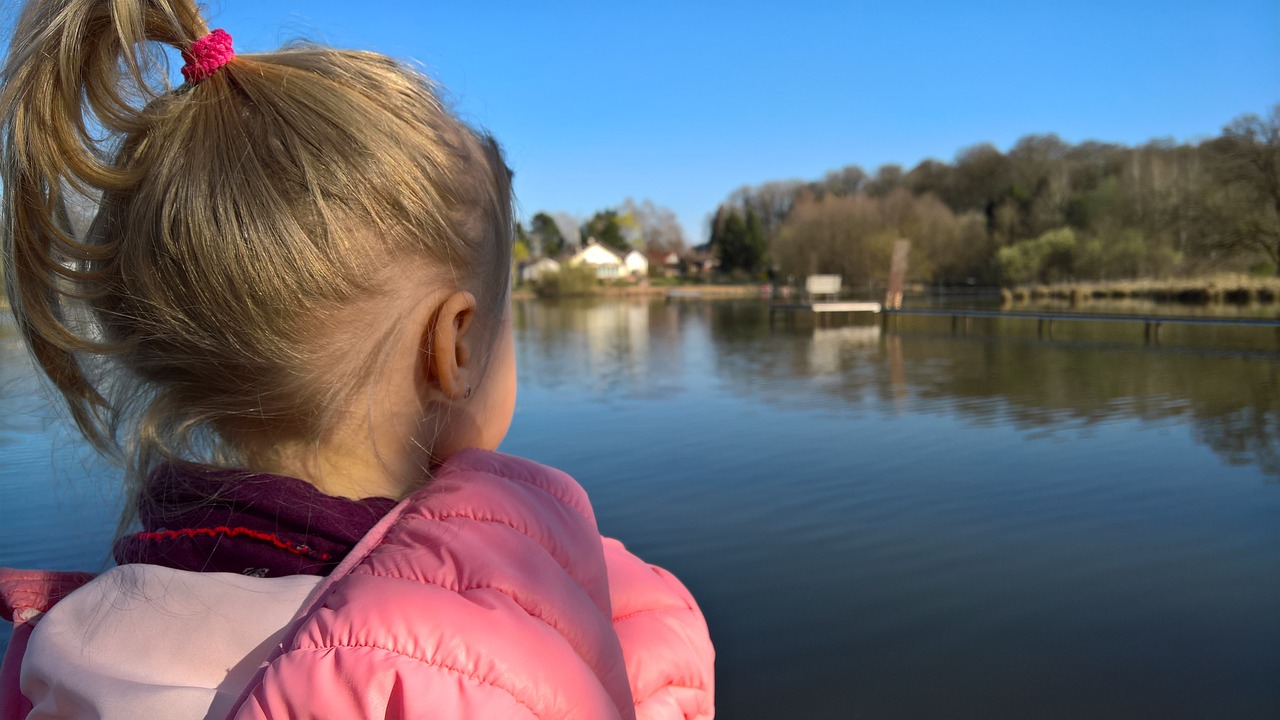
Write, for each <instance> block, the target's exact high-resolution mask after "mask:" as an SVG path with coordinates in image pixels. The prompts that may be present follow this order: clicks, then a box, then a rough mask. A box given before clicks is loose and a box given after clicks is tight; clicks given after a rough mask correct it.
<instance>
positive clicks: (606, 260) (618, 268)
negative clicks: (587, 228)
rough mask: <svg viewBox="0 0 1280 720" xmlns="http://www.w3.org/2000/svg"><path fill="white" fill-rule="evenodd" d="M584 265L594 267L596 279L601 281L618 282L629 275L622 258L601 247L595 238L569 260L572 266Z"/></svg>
mask: <svg viewBox="0 0 1280 720" xmlns="http://www.w3.org/2000/svg"><path fill="white" fill-rule="evenodd" d="M583 264H586V265H590V266H592V267H594V268H595V270H596V278H597V279H600V280H616V279H618V278H622V277H627V276H628V275H629V272H628V271H627V269H626V267H627V266H626V263H625V262H624V261H623V259H622V257H621V256H619V255H618V253H616V252H614V251H613V250H611V249H609V248H607V247H605V246H604V245H601V244H600V243H599V242H598V241H597V240H596V239H595V238H590V239H588V240H587V244H586V247H584V248H582V249H581V250H579V251H578V252H576V253H574V254H573V256H572V257H570V258H569V265H571V266H577V265H583Z"/></svg>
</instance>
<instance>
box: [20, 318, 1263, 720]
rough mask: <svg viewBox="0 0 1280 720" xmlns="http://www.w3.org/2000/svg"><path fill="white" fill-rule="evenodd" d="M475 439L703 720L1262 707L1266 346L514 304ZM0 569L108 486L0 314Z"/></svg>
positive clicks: (73, 548)
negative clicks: (498, 409)
mask: <svg viewBox="0 0 1280 720" xmlns="http://www.w3.org/2000/svg"><path fill="white" fill-rule="evenodd" d="M514 321H515V327H516V335H517V337H516V341H517V354H518V362H519V378H520V397H519V400H518V404H517V411H516V417H515V421H514V423H513V425H512V429H511V433H510V435H509V436H508V439H507V442H506V444H505V445H504V446H503V449H504V450H505V451H508V452H512V453H516V454H520V455H525V456H528V457H531V458H534V459H536V460H539V461H542V462H545V463H548V464H551V465H554V466H557V467H560V468H562V469H564V470H566V471H568V472H569V473H571V474H572V475H574V476H575V477H577V478H578V479H579V480H580V481H581V482H582V483H583V484H584V485H585V486H586V487H587V489H588V491H589V492H590V493H591V496H592V498H593V500H594V503H595V507H596V511H597V514H598V517H599V522H600V525H601V529H602V530H603V531H604V532H605V533H606V534H609V535H613V536H616V537H619V538H621V539H623V540H624V541H625V542H626V543H627V544H628V546H629V547H630V548H631V549H633V550H635V551H636V552H637V553H639V554H640V555H641V556H643V557H645V558H646V559H648V560H650V561H651V562H656V563H659V564H661V565H664V566H666V567H668V568H670V569H671V570H673V571H674V572H675V573H676V574H677V575H679V576H680V577H681V578H682V579H683V580H684V581H685V582H686V584H688V585H689V587H690V588H691V589H692V590H693V592H694V594H695V596H697V597H698V599H699V601H700V602H701V604H702V607H703V609H704V611H705V612H706V615H707V618H708V621H709V623H710V626H711V633H712V636H713V639H714V640H715V643H716V646H717V650H718V653H719V655H718V660H717V679H718V683H719V687H718V708H719V717H722V718H727V719H729V720H736V719H739V718H746V719H754V718H968V717H983V718H1081V717H1089V718H1237V719H1243V718H1269V719H1274V718H1277V717H1280V335H1277V333H1276V332H1275V331H1274V330H1272V329H1247V328H1214V327H1200V326H1188V327H1178V326H1166V327H1165V329H1164V330H1163V331H1162V333H1161V336H1160V344H1159V345H1155V344H1150V345H1149V344H1145V343H1144V342H1143V339H1142V326H1141V325H1126V324H1118V323H1116V324H1108V323H1098V324H1096V325H1095V324H1083V323H1082V324H1067V323H1062V324H1058V325H1055V327H1054V331H1053V337H1052V338H1041V337H1038V336H1037V328H1036V326H1035V323H1031V322H1025V321H1012V320H990V321H987V320H974V321H973V322H972V323H970V324H967V325H966V324H964V323H960V324H959V325H958V326H957V327H956V328H954V329H953V327H952V325H951V323H950V321H949V320H947V319H945V318H939V319H933V318H898V319H897V320H896V321H895V323H894V324H893V325H892V326H890V327H889V328H888V329H882V328H881V326H880V325H879V324H877V323H876V322H875V321H874V320H866V321H858V320H853V321H833V322H831V323H830V324H829V325H827V326H819V327H814V326H813V324H812V323H811V322H808V321H806V320H804V319H798V320H796V321H795V322H794V323H789V322H785V321H783V322H779V323H776V324H772V325H771V324H770V322H769V318H768V309H767V306H765V305H763V304H761V303H758V302H748V301H741V302H719V303H699V302H689V303H679V302H677V303H672V304H665V303H663V302H662V301H612V302H605V301H601V302H597V303H590V302H583V303H561V304H551V303H541V302H532V301H529V302H517V303H516V306H515V311H514ZM0 453H3V467H4V470H3V473H4V482H3V483H2V484H0V564H7V565H19V566H29V567H51V566H57V567H64V568H73V567H74V568H86V569H100V568H101V567H102V566H103V563H104V557H105V554H106V547H107V544H108V539H109V537H110V535H111V533H112V530H113V527H112V523H113V522H114V513H115V508H116V507H117V506H118V504H119V502H118V499H117V498H116V497H115V494H114V492H113V484H112V481H111V480H110V478H111V474H110V472H109V471H108V470H106V469H104V468H102V467H101V466H100V464H98V463H96V462H95V461H93V460H92V458H91V457H88V456H87V454H86V452H85V451H84V450H83V449H82V447H81V445H80V444H79V443H78V442H77V441H76V440H75V439H74V438H73V437H71V436H69V435H68V434H67V431H66V429H65V425H64V424H63V423H61V422H60V421H58V420H56V419H54V418H53V417H52V412H51V411H50V410H49V408H48V404H47V402H46V401H45V400H43V399H42V397H41V396H40V395H39V394H38V393H37V392H36V390H35V383H34V380H33V376H32V374H31V370H30V368H29V365H28V364H27V362H26V360H25V358H24V356H23V355H22V353H21V350H20V348H19V345H18V343H17V340H16V338H15V337H14V334H13V329H12V325H11V324H10V325H7V326H6V325H0Z"/></svg>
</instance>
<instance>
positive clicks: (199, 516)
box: [114, 463, 396, 577]
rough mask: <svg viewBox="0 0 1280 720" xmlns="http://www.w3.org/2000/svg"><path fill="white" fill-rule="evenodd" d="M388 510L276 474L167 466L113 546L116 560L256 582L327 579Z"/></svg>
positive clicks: (382, 502) (387, 503)
mask: <svg viewBox="0 0 1280 720" xmlns="http://www.w3.org/2000/svg"><path fill="white" fill-rule="evenodd" d="M395 505H396V501H395V500H392V499H390V498H365V499H363V500H348V499H346V498H339V497H333V496H330V495H325V494H324V493H322V492H320V491H319V490H317V489H315V487H314V486H312V485H311V484H310V483H307V482H304V481H302V480H298V479H296V478H291V477H285V476H283V475H269V474H266V473H254V472H250V471H247V470H215V469H212V468H208V467H203V466H200V465H193V464H187V463H170V464H167V465H164V466H163V467H161V468H160V469H159V470H157V471H156V473H155V474H154V475H152V477H151V482H149V483H148V484H147V488H146V490H145V497H144V502H143V503H142V509H141V512H140V516H141V520H142V532H139V533H134V534H133V535H128V536H126V537H123V538H121V539H120V540H119V541H117V542H116V544H115V548H114V550H115V559H116V562H117V563H120V564H121V565H123V564H127V563H148V564H152V565H163V566H165V567H171V568H177V569H179V570H192V571H196V572H231V573H240V574H244V575H253V576H256V577H280V576H282V575H327V574H328V573H329V572H331V571H332V570H333V569H334V568H335V567H336V566H337V565H338V563H339V562H341V561H342V559H343V558H344V557H346V555H347V553H349V552H351V548H353V547H354V546H355V544H356V543H357V542H359V541H360V538H362V537H364V535H365V533H367V532H368V531H369V530H370V529H371V528H373V526H374V525H375V524H376V523H377V522H378V520H380V519H381V518H382V516H383V515H386V514H387V512H388V511H390V510H391V508H393V507H395Z"/></svg>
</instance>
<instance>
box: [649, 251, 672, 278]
mask: <svg viewBox="0 0 1280 720" xmlns="http://www.w3.org/2000/svg"><path fill="white" fill-rule="evenodd" d="M645 259H647V260H648V261H649V274H651V275H652V274H654V273H655V272H657V273H662V274H665V275H679V274H680V253H677V252H676V251H674V250H655V251H653V252H648V253H645Z"/></svg>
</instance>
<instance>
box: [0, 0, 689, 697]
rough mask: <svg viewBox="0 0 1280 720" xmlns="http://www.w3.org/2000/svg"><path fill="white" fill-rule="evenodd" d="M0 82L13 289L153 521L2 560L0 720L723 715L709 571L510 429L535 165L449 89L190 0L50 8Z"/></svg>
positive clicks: (143, 517)
mask: <svg viewBox="0 0 1280 720" xmlns="http://www.w3.org/2000/svg"><path fill="white" fill-rule="evenodd" d="M159 45H168V46H171V47H175V48H177V49H178V50H179V51H181V53H182V55H183V59H184V61H185V65H184V66H183V68H182V71H183V75H184V78H185V80H186V82H185V83H184V84H183V85H182V86H181V87H179V88H178V89H176V90H173V91H165V90H164V88H163V86H160V87H158V88H157V87H156V86H155V85H153V84H154V83H156V80H155V77H156V70H157V68H159V67H162V64H160V63H157V62H155V61H156V59H157V58H158V57H159V56H158V54H157V51H156V48H157V47H158V46H159ZM3 79H4V86H3V92H2V94H0V112H2V113H3V147H2V151H3V176H2V180H0V182H2V183H3V191H4V203H3V216H4V223H5V225H4V231H3V234H4V243H5V245H4V250H5V269H6V272H7V277H6V287H7V290H8V293H9V295H10V300H11V304H12V307H13V311H14V315H15V317H16V318H17V321H18V324H19V326H20V327H21V329H22V331H23V333H24V335H25V338H26V340H27V341H28V342H29V344H30V347H31V350H32V353H33V355H34V357H35V358H36V360H37V362H38V364H39V366H40V367H41V368H42V369H43V370H44V372H45V373H46V374H47V375H48V377H49V379H50V380H51V381H52V383H53V384H54V386H55V387H56V388H57V389H58V390H59V391H60V393H61V394H62V396H63V397H64V398H65V400H66V402H67V405H68V407H69V408H70V411H71V415H72V417H73V418H74V419H75V421H76V422H77V424H78V426H79V427H80V429H81V430H82V432H83V433H84V435H85V437H86V438H87V439H88V440H89V441H90V442H91V443H93V444H94V445H95V446H96V447H98V448H99V449H101V450H102V451H104V452H108V453H111V454H112V455H114V456H115V457H117V458H119V459H120V460H121V461H122V462H123V463H124V464H125V466H126V467H127V476H128V478H129V479H130V481H131V483H132V485H131V487H132V488H133V490H132V492H133V497H134V498H135V499H136V505H135V507H134V511H135V512H134V513H132V514H131V517H136V519H137V520H139V521H140V522H141V526H142V530H141V531H140V532H135V533H133V534H130V535H126V536H125V537H123V538H122V539H121V540H120V541H119V542H117V544H116V546H115V556H116V560H117V563H118V565H117V566H116V567H114V568H112V569H111V570H108V571H107V572H105V573H103V574H101V575H99V576H97V577H96V578H90V576H87V575H82V574H70V573H52V572H36V571H21V570H7V571H3V572H0V599H2V600H3V602H2V603H0V609H3V614H4V615H5V616H6V617H8V618H9V619H11V620H13V621H14V622H15V630H14V637H13V640H12V642H11V644H10V648H9V652H8V654H7V656H6V659H5V665H4V668H3V671H0V697H2V698H3V702H0V718H5V719H7V718H16V717H40V718H52V717H58V718H65V717H77V718H78V717H101V718H118V717H129V718H134V717H148V718H227V717H235V718H286V717H287V718H321V717H324V718H371V717H378V718H382V717H392V718H402V717H428V716H429V717H440V718H454V717H475V718H486V719H489V718H508V717H510V718H571V717H572V718H592V719H594V718H631V717H641V718H682V717H696V718H709V717H711V716H712V714H713V708H712V684H713V677H712V658H713V651H712V648H711V644H710V640H709V638H708V636H707V630H706V625H705V623H704V621H703V619H702V616H701V613H700V612H699V610H698V608H697V606H696V604H695V603H694V601H693V599H692V598H691V597H690V595H689V593H688V591H686V590H685V588H684V587H683V586H682V585H680V583H679V582H678V581H676V580H675V578H673V577H672V576H671V575H670V574H668V573H666V572H665V571H662V570H660V569H658V568H653V567H650V566H648V565H645V564H644V563H642V562H641V561H640V560H638V559H637V558H635V557H634V556H633V555H631V554H629V553H628V552H627V551H626V550H624V549H623V547H622V546H621V545H620V544H619V543H617V542H616V541H612V540H607V539H602V538H601V537H600V535H599V533H598V532H597V530H596V527H595V521H594V518H593V515H592V510H591V506H590V505H589V503H588V501H587V498H586V496H585V494H584V493H583V490H582V489H581V488H580V487H579V486H578V485H577V484H576V483H575V482H574V481H573V480H572V479H570V478H569V477H568V476H566V475H564V474H562V473H560V472H558V471H556V470H552V469H550V468H546V467H543V466H541V465H538V464H536V463H533V462H530V461H527V460H521V459H518V458H514V457H509V456H504V455H500V454H497V453H495V452H493V451H494V449H495V448H496V447H497V446H498V444H499V442H501V440H502V438H503V436H504V435H505V433H506V431H507V426H508V424H509V423H510V420H511V415H512V411H513V407H514V398H515V372H514V359H513V351H512V345H511V325H510V319H509V314H508V311H507V306H508V291H509V288H508V284H509V282H508V277H509V263H510V252H511V247H510V244H511V237H512V217H511V213H512V210H511V198H510V173H509V171H508V169H507V167H506V166H505V164H504V162H503V159H502V156H501V153H500V151H499V149H498V147H497V145H496V143H495V142H494V141H493V140H492V138H490V137H488V136H486V135H481V134H477V133H476V132H474V131H472V130H471V129H469V128H468V127H466V126H465V125H463V124H462V123H460V122H459V121H458V120H457V119H456V118H454V117H452V116H451V115H450V114H449V112H448V111H447V110H446V109H445V108H444V107H443V106H442V105H441V102H440V101H439V99H438V97H437V95H436V94H435V92H434V91H433V88H432V86H431V84H430V83H429V81H427V80H426V79H425V78H423V77H422V76H420V75H418V74H416V73H415V72H413V71H411V70H409V69H406V68H405V67H403V66H401V65H398V64H397V63H395V62H393V61H392V60H389V59H387V58H385V57H382V56H379V55H375V54H372V53H366V52H354V51H338V50H331V49H327V48H321V47H314V46H299V47H292V48H289V49H285V50H282V51H279V52H275V53H267V54H261V55H239V56H236V55H235V53H234V50H233V47H232V43H231V37H230V35H228V34H227V33H225V32H223V31H221V30H214V31H213V32H209V30H208V28H207V27H206V26H205V24H204V21H203V20H202V18H201V17H200V15H199V13H198V11H197V9H196V7H195V6H194V4H193V2H192V0H32V2H30V3H29V4H28V5H27V6H26V8H25V9H24V11H23V13H22V16H21V18H20V20H19V22H18V25H17V28H16V31H15V36H14V38H13V40H12V43H11V45H10V49H9V57H8V61H7V64H6V66H5V69H4V78H3ZM149 83H152V84H149ZM86 198H93V199H94V200H96V201H97V207H98V210H97V214H96V216H95V217H94V218H93V220H92V223H91V224H90V225H89V227H88V229H87V231H85V232H84V233H82V234H81V235H79V236H77V234H76V233H73V231H72V227H73V225H74V218H73V217H72V215H73V213H75V212H76V209H77V208H83V207H85V206H86Z"/></svg>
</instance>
